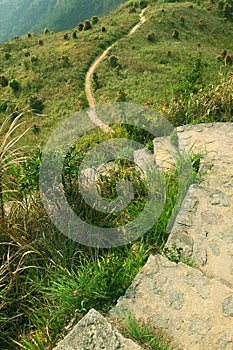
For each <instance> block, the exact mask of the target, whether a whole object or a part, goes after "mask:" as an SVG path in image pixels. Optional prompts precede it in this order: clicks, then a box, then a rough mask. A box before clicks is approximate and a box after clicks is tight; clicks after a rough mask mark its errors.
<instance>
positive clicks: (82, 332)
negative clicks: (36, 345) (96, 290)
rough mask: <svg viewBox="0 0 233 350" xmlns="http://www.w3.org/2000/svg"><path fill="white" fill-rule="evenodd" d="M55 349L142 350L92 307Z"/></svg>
mask: <svg viewBox="0 0 233 350" xmlns="http://www.w3.org/2000/svg"><path fill="white" fill-rule="evenodd" d="M54 350H142V348H141V347H140V346H139V345H137V344H136V343H134V342H133V341H132V340H130V339H126V338H124V337H123V336H122V335H121V334H120V333H119V332H118V331H117V330H116V329H115V328H114V327H113V326H112V325H111V324H110V323H109V322H108V321H107V320H106V319H105V318H104V317H103V316H102V315H101V314H100V313H99V312H97V311H96V310H94V309H91V310H90V311H89V312H88V313H87V314H86V316H84V317H83V318H82V319H81V320H80V321H79V322H78V324H77V325H76V326H75V327H74V328H73V329H72V331H70V332H69V333H68V335H67V336H66V337H65V338H64V339H63V340H62V341H61V342H60V343H59V344H58V345H57V346H56V348H54Z"/></svg>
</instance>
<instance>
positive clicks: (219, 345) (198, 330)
mask: <svg viewBox="0 0 233 350" xmlns="http://www.w3.org/2000/svg"><path fill="white" fill-rule="evenodd" d="M129 314H132V315H133V316H134V317H135V318H136V319H137V320H140V321H143V322H150V323H151V324H152V325H153V326H155V327H158V328H160V329H162V330H163V332H165V333H167V334H168V336H169V337H172V338H173V341H172V344H171V345H172V346H173V347H174V349H180V350H181V349H182V350H190V349H191V350H215V349H216V350H217V349H218V350H228V349H229V350H231V349H233V291H232V289H230V288H229V287H228V286H226V285H225V284H223V283H221V282H220V281H218V280H215V279H209V278H207V277H206V276H204V275H203V274H202V272H201V271H199V270H197V269H195V268H192V267H189V266H187V265H185V264H183V263H178V264H176V263H173V262H171V261H169V260H168V259H167V258H166V257H163V256H161V255H156V256H151V257H150V258H149V259H148V261H147V263H146V265H145V266H144V267H143V269H142V270H141V271H140V273H138V275H137V276H136V278H135V279H134V281H133V283H132V285H131V286H130V287H129V288H128V290H127V292H126V294H125V296H124V297H121V298H120V299H119V300H118V303H117V305H116V306H115V307H114V308H113V309H112V310H111V311H110V317H112V318H114V319H124V318H125V317H128V316H129Z"/></svg>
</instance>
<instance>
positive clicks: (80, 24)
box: [78, 22, 84, 32]
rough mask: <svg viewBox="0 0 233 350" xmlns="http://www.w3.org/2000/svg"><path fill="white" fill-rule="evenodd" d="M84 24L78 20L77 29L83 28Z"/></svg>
mask: <svg viewBox="0 0 233 350" xmlns="http://www.w3.org/2000/svg"><path fill="white" fill-rule="evenodd" d="M83 27H84V24H83V23H82V22H79V24H78V30H79V31H80V32H81V31H82V30H83Z"/></svg>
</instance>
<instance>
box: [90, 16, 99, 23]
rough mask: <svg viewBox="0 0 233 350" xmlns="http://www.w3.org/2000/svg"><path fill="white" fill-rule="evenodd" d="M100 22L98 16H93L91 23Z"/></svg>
mask: <svg viewBox="0 0 233 350" xmlns="http://www.w3.org/2000/svg"><path fill="white" fill-rule="evenodd" d="M98 22H99V18H98V17H97V16H92V18H91V23H92V24H93V25H95V24H96V23H98Z"/></svg>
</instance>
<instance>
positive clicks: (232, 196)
mask: <svg viewBox="0 0 233 350" xmlns="http://www.w3.org/2000/svg"><path fill="white" fill-rule="evenodd" d="M177 131H178V141H179V148H180V149H181V150H186V151H188V150H190V149H191V150H192V152H193V153H201V154H202V160H201V164H200V179H199V180H198V182H197V183H196V184H194V185H191V187H190V188H189V190H188V193H187V195H186V197H185V199H184V201H183V204H182V207H181V209H180V211H179V213H178V215H177V217H176V220H175V223H174V225H173V228H172V230H171V233H170V236H169V239H168V241H167V244H166V246H165V249H164V253H163V255H164V256H160V255H157V256H151V257H150V258H149V260H148V262H147V263H146V265H145V266H144V268H143V269H142V270H141V272H140V273H139V274H138V275H137V276H136V278H135V280H134V281H133V283H132V285H131V286H130V287H129V289H128V290H127V292H126V294H125V296H124V297H121V298H120V299H119V300H118V303H117V305H116V306H115V307H114V308H113V309H112V310H111V311H110V316H111V317H113V318H124V317H125V316H126V315H129V314H133V315H134V317H135V318H136V319H137V320H141V321H144V322H148V321H149V322H150V323H152V324H153V325H154V326H155V327H158V328H160V329H162V330H163V331H165V332H167V334H168V335H169V336H172V338H173V341H172V345H173V346H174V348H175V349H182V350H189V349H191V350H215V349H216V350H217V349H218V350H232V349H233V220H232V213H233V162H232V158H233V124H232V123H229V124H228V123H224V124H223V123H216V124H200V125H192V126H185V127H179V128H178V130H177ZM158 141H159V140H157V141H156V142H154V146H155V157H156V156H157V158H158V160H159V162H160V164H161V165H163V164H164V169H165V170H166V169H168V166H167V164H169V162H170V158H169V149H168V152H166V150H164V149H163V148H162V149H161V148H160V147H158ZM166 153H167V154H166ZM167 160H168V161H167ZM165 252H166V254H165ZM165 255H166V256H165ZM167 256H170V258H171V257H172V258H173V259H174V258H177V257H178V258H180V257H182V259H183V260H185V261H187V262H192V263H194V264H195V265H194V267H189V266H187V265H185V264H183V263H181V262H179V263H178V264H176V263H174V262H171V261H169V260H168V259H167Z"/></svg>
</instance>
